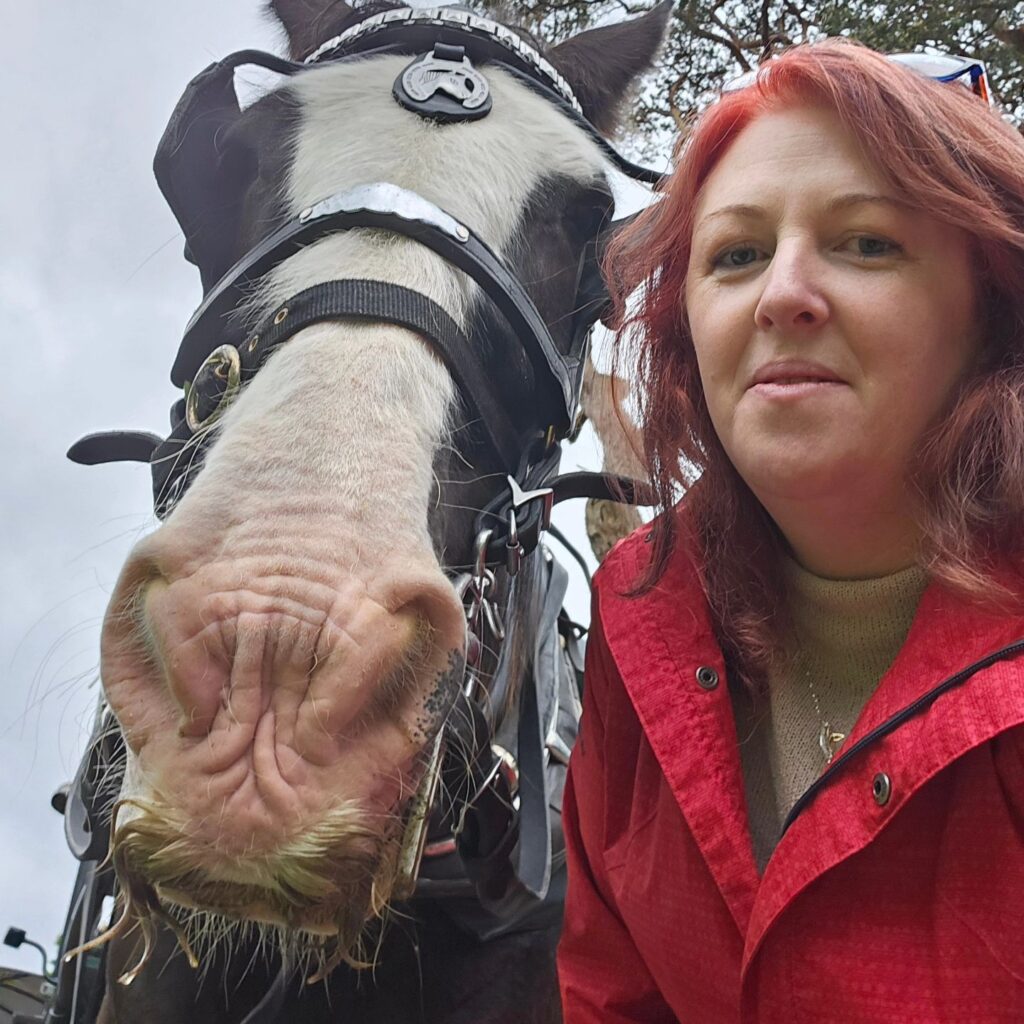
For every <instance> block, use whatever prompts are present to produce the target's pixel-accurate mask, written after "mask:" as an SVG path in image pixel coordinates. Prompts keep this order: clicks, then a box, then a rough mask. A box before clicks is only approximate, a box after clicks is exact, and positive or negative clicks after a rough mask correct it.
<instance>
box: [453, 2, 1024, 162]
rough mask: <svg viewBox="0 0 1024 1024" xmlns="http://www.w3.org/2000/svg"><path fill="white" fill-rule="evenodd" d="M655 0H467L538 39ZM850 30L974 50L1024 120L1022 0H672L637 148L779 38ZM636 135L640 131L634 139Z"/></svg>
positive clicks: (644, 99) (658, 139)
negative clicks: (670, 22)
mask: <svg viewBox="0 0 1024 1024" xmlns="http://www.w3.org/2000/svg"><path fill="white" fill-rule="evenodd" d="M654 2H655V0H636V2H630V0H523V2H518V3H515V4H508V3H504V2H502V0H477V2H476V3H475V4H472V6H475V7H477V8H478V9H480V10H481V11H483V12H486V13H491V14H496V13H497V14H502V15H504V17H505V18H506V19H508V17H509V15H510V14H511V15H512V17H513V19H514V20H518V21H519V22H520V24H522V25H523V26H524V27H526V28H528V29H530V30H531V31H533V32H534V33H535V34H536V35H538V36H540V37H541V38H542V39H544V40H546V41H548V42H552V43H554V42H558V41H559V40H561V39H564V38H566V37H567V36H570V35H572V34H574V33H575V32H578V31H580V30H581V29H584V28H590V27H593V26H595V25H600V24H604V23H607V22H609V21H617V20H619V19H621V18H623V17H628V16H631V15H635V14H640V13H642V12H643V11H645V10H648V9H649V8H650V7H652V6H653V4H654ZM838 35H844V36H852V37H853V38H855V39H859V40H861V41H862V42H864V43H866V44H867V45H868V46H872V47H874V48H875V49H877V50H882V51H884V52H889V53H894V52H898V51H906V50H918V49H922V48H933V49H936V50H940V51H943V52H946V53H956V54H964V55H966V56H970V57H975V58H980V59H981V60H983V61H985V63H986V64H987V65H988V69H989V73H990V76H991V80H992V85H993V90H994V92H995V94H996V98H997V99H998V100H999V102H1000V103H1001V104H1002V106H1003V108H1004V109H1005V110H1006V111H1007V113H1008V114H1009V115H1010V116H1011V117H1013V118H1014V120H1015V121H1017V123H1018V124H1020V123H1022V122H1024V2H1017V3H1005V2H1003V3H1000V2H994V3H977V2H971V0H945V2H943V3H937V2H936V0H894V2H885V0H761V2H760V3H750V2H746V0H724V2H716V0H679V2H678V3H677V8H676V12H675V17H674V19H673V28H672V32H671V34H670V37H669V41H668V45H667V47H666V51H665V54H664V56H663V58H662V61H661V63H660V64H659V66H658V68H657V70H656V71H655V73H654V74H653V75H652V76H651V78H650V80H649V81H648V83H647V85H646V87H645V88H644V91H643V93H642V95H641V97H640V102H639V103H638V104H637V106H636V122H635V130H636V135H637V136H638V137H639V138H638V142H639V148H640V149H642V150H650V149H651V148H652V147H653V148H654V149H657V150H662V151H663V146H664V141H665V139H666V135H667V133H672V134H674V133H675V131H676V130H677V129H678V127H679V126H680V125H682V124H683V123H685V121H686V119H687V118H688V117H689V116H690V115H691V114H692V112H693V111H694V110H695V109H697V108H698V107H699V106H700V104H701V102H702V99H703V98H704V97H706V96H708V95H709V94H711V93H712V92H713V91H714V90H716V89H717V88H718V87H719V86H721V84H722V83H723V82H726V81H728V80H729V79H730V78H733V77H735V76H736V75H738V74H740V73H742V72H743V71H747V70H749V69H750V68H752V67H755V66H756V65H757V64H758V62H759V61H760V60H761V59H762V58H763V57H764V56H765V55H766V54H769V53H771V52H772V51H773V50H776V49H778V48H780V47H784V46H788V45H792V44H794V43H800V42H807V41H812V40H815V39H819V38H821V37H823V36H838ZM640 140H644V141H640Z"/></svg>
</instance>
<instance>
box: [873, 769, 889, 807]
mask: <svg viewBox="0 0 1024 1024" xmlns="http://www.w3.org/2000/svg"><path fill="white" fill-rule="evenodd" d="M871 795H872V796H873V797H874V798H875V803H876V804H878V806H879V807H884V806H885V805H886V804H887V803H888V802H889V797H891V796H892V779H890V778H889V776H888V775H886V774H885V772H879V773H878V774H877V775H876V776H875V778H874V780H873V781H872V783H871Z"/></svg>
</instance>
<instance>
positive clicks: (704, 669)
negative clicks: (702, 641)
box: [697, 665, 718, 690]
mask: <svg viewBox="0 0 1024 1024" xmlns="http://www.w3.org/2000/svg"><path fill="white" fill-rule="evenodd" d="M697 682H698V683H699V684H700V686H701V689H704V690H714V689H715V688H716V687H717V686H718V673H717V672H716V671H715V670H714V669H713V668H711V667H710V666H709V665H701V667H700V668H699V669H697Z"/></svg>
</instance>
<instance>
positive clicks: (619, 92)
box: [550, 0, 675, 135]
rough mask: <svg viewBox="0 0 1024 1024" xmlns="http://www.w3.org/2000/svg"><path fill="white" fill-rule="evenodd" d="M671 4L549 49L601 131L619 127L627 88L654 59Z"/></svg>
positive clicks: (669, 0)
mask: <svg viewBox="0 0 1024 1024" xmlns="http://www.w3.org/2000/svg"><path fill="white" fill-rule="evenodd" d="M674 6H675V2H674V0H663V2H662V3H659V4H656V5H655V6H654V7H652V8H651V10H650V11H648V13H647V14H644V15H643V16H642V17H639V18H633V19H632V20H630V21H622V22H619V23H618V24H616V25H605V26H604V27H602V28H594V29H590V30H589V31H587V32H581V33H580V34H579V35H576V36H573V37H572V39H567V40H566V41H565V42H564V43H560V44H559V45H558V46H556V47H554V48H553V49H552V51H551V53H550V56H551V58H552V60H553V61H554V63H555V64H556V65H557V66H558V70H559V71H561V72H562V74H563V75H564V76H565V78H566V80H567V81H568V82H569V84H570V85H571V86H572V88H573V92H575V93H576V98H577V99H578V100H579V101H580V105H581V106H582V107H583V112H584V114H586V115H587V118H588V119H589V120H590V122H591V123H592V124H593V125H594V127H596V128H597V130H598V131H600V132H601V133H602V134H604V135H610V134H612V133H613V132H614V131H615V129H616V128H617V127H618V123H619V109H620V107H621V106H622V103H623V101H624V100H625V99H626V97H627V96H628V94H629V87H630V86H631V85H632V84H633V82H634V81H635V80H636V79H637V78H638V77H639V76H640V75H642V74H643V73H644V72H645V71H647V70H648V69H649V68H650V66H651V65H652V64H653V63H654V61H655V59H656V58H657V56H658V53H659V52H660V50H661V47H662V45H663V44H664V42H665V36H666V34H667V32H668V24H669V19H670V18H671V16H672V8H673V7H674Z"/></svg>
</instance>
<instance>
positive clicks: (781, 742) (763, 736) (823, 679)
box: [731, 561, 927, 871]
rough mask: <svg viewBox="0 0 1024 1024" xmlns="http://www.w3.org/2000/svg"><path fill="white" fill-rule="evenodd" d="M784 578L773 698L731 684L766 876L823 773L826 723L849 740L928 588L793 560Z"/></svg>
mask: <svg viewBox="0 0 1024 1024" xmlns="http://www.w3.org/2000/svg"><path fill="white" fill-rule="evenodd" d="M785 571H786V580H787V591H788V600H789V605H790V615H791V621H792V624H793V631H792V636H791V639H790V641H789V642H788V644H787V648H788V653H789V658H788V661H787V663H786V664H785V665H784V666H783V667H782V668H781V669H780V670H778V671H777V672H775V673H773V674H772V676H771V677H770V679H769V686H768V694H767V696H761V697H758V698H752V697H750V696H749V695H748V694H747V693H745V692H740V688H739V687H731V690H732V697H733V704H734V709H735V712H736V731H737V736H738V739H739V744H740V759H741V762H742V766H743V780H744V786H745V788H746V796H747V813H748V818H749V821H750V832H751V838H752V839H753V844H754V856H755V858H756V860H757V864H758V869H759V870H761V871H763V870H764V867H765V865H766V864H767V862H768V858H769V857H770V856H771V854H772V851H773V850H774V849H775V846H776V844H777V843H778V841H779V837H780V834H781V830H782V823H783V822H784V821H785V818H786V815H787V813H788V812H789V810H790V808H791V807H792V806H793V804H794V803H796V801H797V799H799V797H800V796H801V794H803V793H804V791H805V790H806V789H807V788H808V787H809V786H810V785H811V783H812V782H814V780H815V779H816V778H817V777H818V775H819V774H820V773H821V772H822V770H823V769H824V768H825V765H826V759H825V755H824V753H823V752H822V749H821V747H820V745H819V734H820V731H821V726H822V721H823V720H825V721H828V722H829V723H830V724H831V726H832V728H833V729H834V730H835V731H837V732H840V733H844V734H846V735H847V736H849V735H850V733H851V731H852V730H853V726H854V723H855V722H856V720H857V717H858V715H859V714H860V711H861V708H863V706H864V704H865V703H866V701H867V699H868V697H870V696H871V694H872V692H873V691H874V689H875V686H876V685H877V684H878V681H879V680H880V679H881V678H882V676H883V675H884V674H885V671H886V669H887V668H888V667H889V665H891V664H892V662H893V660H894V659H895V657H896V654H897V653H898V651H899V649H900V647H902V645H903V641H904V640H905V639H906V636H907V633H908V632H909V630H910V624H911V621H912V620H913V617H914V612H915V611H916V609H917V605H918V602H919V601H920V599H921V595H922V593H923V592H924V589H925V585H926V582H927V580H926V577H925V574H924V573H923V572H922V571H921V570H920V569H919V568H917V567H911V568H909V569H904V570H903V571H901V572H897V573H894V574H893V575H891V576H883V577H879V578H877V579H866V580H830V579H823V578H822V577H820V576H814V575H812V574H811V573H809V572H807V571H806V570H805V569H802V568H801V567H800V566H798V565H797V564H796V563H795V562H792V561H789V562H787V565H786V570H785ZM815 697H817V705H818V706H817V707H816V706H815V699H814V698H815ZM819 708H820V712H821V714H820V715H819V713H818V709H819ZM841 750H842V745H839V746H838V747H837V748H836V753H837V754H838V753H839V752H840V751H841Z"/></svg>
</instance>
